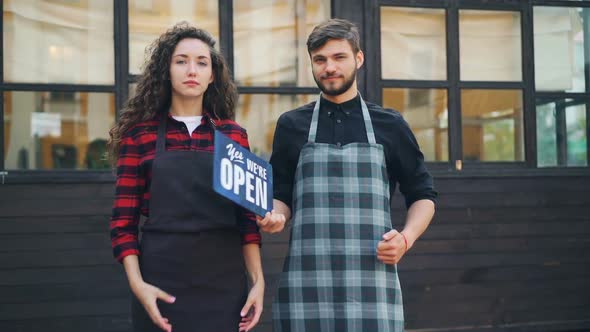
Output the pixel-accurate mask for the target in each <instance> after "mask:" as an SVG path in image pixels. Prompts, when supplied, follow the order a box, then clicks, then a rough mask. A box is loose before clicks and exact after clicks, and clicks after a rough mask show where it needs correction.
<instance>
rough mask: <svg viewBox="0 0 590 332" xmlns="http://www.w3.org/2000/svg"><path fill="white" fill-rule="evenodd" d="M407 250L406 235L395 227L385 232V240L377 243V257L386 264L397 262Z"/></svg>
mask: <svg viewBox="0 0 590 332" xmlns="http://www.w3.org/2000/svg"><path fill="white" fill-rule="evenodd" d="M407 250H408V248H407V242H406V240H405V239H404V235H403V234H401V233H400V232H398V231H396V230H395V229H393V230H391V231H389V232H387V233H385V234H383V240H382V241H379V244H377V259H378V260H380V261H381V262H383V263H384V264H390V265H393V264H397V263H399V261H400V260H401V259H402V257H403V256H404V255H405V253H406V251H407Z"/></svg>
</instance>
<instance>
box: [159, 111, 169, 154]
mask: <svg viewBox="0 0 590 332" xmlns="http://www.w3.org/2000/svg"><path fill="white" fill-rule="evenodd" d="M167 122H168V114H164V115H163V116H162V118H161V119H160V124H159V125H158V137H157V139H156V155H157V154H159V153H162V152H164V151H166V123H167Z"/></svg>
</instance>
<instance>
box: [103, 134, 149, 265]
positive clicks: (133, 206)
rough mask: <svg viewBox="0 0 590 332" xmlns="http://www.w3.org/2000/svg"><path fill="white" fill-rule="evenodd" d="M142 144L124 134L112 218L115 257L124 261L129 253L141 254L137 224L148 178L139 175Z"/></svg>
mask: <svg viewBox="0 0 590 332" xmlns="http://www.w3.org/2000/svg"><path fill="white" fill-rule="evenodd" d="M140 158H141V156H140V153H139V146H138V145H137V144H135V142H134V141H133V139H132V138H131V137H124V138H123V139H122V141H121V146H120V149H119V158H118V160H117V181H116V184H115V201H114V203H113V210H112V216H111V221H110V226H109V228H110V233H111V246H112V249H113V255H114V256H115V258H116V259H117V260H118V261H119V262H122V261H123V258H125V257H126V256H129V255H139V254H140V252H139V243H138V232H139V229H138V225H139V218H140V204H141V194H142V190H143V188H144V186H145V179H143V178H142V177H141V176H139V160H140Z"/></svg>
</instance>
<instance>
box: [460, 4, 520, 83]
mask: <svg viewBox="0 0 590 332" xmlns="http://www.w3.org/2000/svg"><path fill="white" fill-rule="evenodd" d="M490 27H493V29H492V28H490ZM459 46H460V62H461V80H463V81H521V80H522V55H521V53H522V51H521V50H522V47H521V32H520V13H518V12H510V11H483V10H461V11H460V12H459Z"/></svg>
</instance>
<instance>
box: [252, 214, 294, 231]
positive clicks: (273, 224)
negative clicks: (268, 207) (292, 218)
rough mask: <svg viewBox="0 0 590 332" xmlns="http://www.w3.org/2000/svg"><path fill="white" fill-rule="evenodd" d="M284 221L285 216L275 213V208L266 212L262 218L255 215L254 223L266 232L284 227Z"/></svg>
mask: <svg viewBox="0 0 590 332" xmlns="http://www.w3.org/2000/svg"><path fill="white" fill-rule="evenodd" d="M285 222H287V218H285V215H284V214H282V213H277V212H275V210H272V211H271V212H267V213H266V215H265V216H264V218H261V217H260V216H256V223H257V224H258V227H260V229H261V230H262V231H263V232H267V233H278V232H280V231H282V230H283V228H285Z"/></svg>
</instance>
